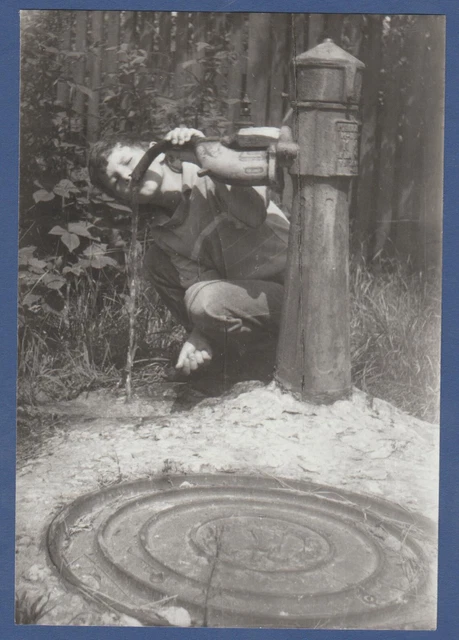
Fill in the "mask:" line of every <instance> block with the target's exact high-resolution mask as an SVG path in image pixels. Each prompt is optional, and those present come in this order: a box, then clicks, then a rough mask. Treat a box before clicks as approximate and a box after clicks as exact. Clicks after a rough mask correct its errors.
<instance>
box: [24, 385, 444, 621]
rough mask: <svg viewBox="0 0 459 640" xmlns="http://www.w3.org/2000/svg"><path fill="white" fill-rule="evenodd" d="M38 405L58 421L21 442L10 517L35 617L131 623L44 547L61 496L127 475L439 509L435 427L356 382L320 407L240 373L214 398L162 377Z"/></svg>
mask: <svg viewBox="0 0 459 640" xmlns="http://www.w3.org/2000/svg"><path fill="white" fill-rule="evenodd" d="M43 410H46V411H48V412H49V414H50V415H51V414H52V415H53V418H54V419H55V420H56V422H57V424H58V425H59V426H58V428H55V429H54V430H52V429H50V431H49V433H48V436H47V438H46V440H45V442H42V443H41V445H40V446H37V447H36V448H32V449H28V450H21V449H19V452H18V453H19V456H18V467H17V524H16V532H17V569H16V580H17V591H18V593H19V594H20V595H21V597H22V599H23V602H24V601H27V602H29V603H33V602H34V601H36V600H37V598H42V601H43V602H46V606H45V614H44V615H43V616H42V617H41V618H40V620H39V623H40V624H61V625H120V626H123V625H136V624H137V625H138V624H140V623H138V622H137V621H136V620H134V619H131V618H128V617H127V616H125V615H122V614H117V613H116V612H114V611H110V610H108V609H105V610H102V609H101V608H99V606H98V605H96V604H95V603H92V602H88V601H87V600H84V599H83V598H82V597H81V596H80V595H79V594H78V593H76V592H75V591H72V590H70V589H68V588H66V587H65V585H64V584H63V583H62V582H61V581H60V580H59V578H58V576H57V574H56V573H55V571H54V570H53V568H52V567H51V566H50V563H49V560H48V557H47V552H46V546H45V534H46V531H47V528H48V526H49V523H50V522H51V520H52V518H53V517H54V516H55V515H56V514H57V513H58V512H59V510H60V509H61V508H62V507H63V506H64V505H66V504H68V503H69V502H71V501H72V500H74V499H75V498H77V497H78V496H80V495H82V494H85V493H87V492H90V491H94V490H97V489H98V488H102V487H107V486H110V485H112V484H114V483H119V482H123V481H125V480H130V479H136V478H144V477H148V476H151V475H156V474H164V473H212V472H226V473H235V472H238V473H244V474H254V475H265V476H266V475H268V476H276V477H282V478H287V479H288V478H292V479H303V480H310V481H313V482H317V483H321V484H326V485H331V486H334V487H337V488H343V489H347V490H349V491H355V492H358V493H367V494H372V495H375V496H379V497H383V498H385V499H387V500H390V501H393V502H395V503H397V504H399V505H401V506H402V507H404V508H406V509H408V510H412V511H415V512H417V513H419V514H422V515H424V516H426V517H428V518H430V519H432V520H433V521H435V522H436V520H437V490H438V427H437V426H436V425H432V424H428V423H425V422H422V421H420V420H418V419H416V418H413V417H411V416H408V415H407V414H404V413H402V412H400V411H398V410H397V409H395V408H394V407H392V406H391V405H389V404H387V403H386V402H383V401H381V400H378V399H374V398H370V397H369V396H367V395H365V394H364V393H362V392H359V391H355V392H354V394H353V397H352V399H351V400H349V401H341V402H337V403H335V404H334V405H332V406H328V407H327V406H315V405H310V404H305V403H301V402H298V401H296V400H295V399H293V398H292V397H291V396H289V395H288V394H284V393H282V392H281V390H279V389H278V388H276V387H275V385H274V383H272V384H271V385H269V386H264V385H262V384H261V383H257V382H248V383H239V384H238V385H236V386H235V387H233V389H232V390H231V391H229V392H227V393H226V394H225V395H224V396H222V397H216V398H206V397H204V396H202V395H200V394H198V393H196V392H191V391H189V390H188V387H187V386H186V385H185V386H183V385H182V386H180V385H178V386H177V385H167V384H164V385H159V386H158V387H157V388H156V389H155V392H154V393H153V394H150V397H148V398H136V399H135V400H134V402H133V403H132V404H130V405H126V404H125V401H124V398H123V397H122V395H120V396H119V397H116V396H115V395H114V394H113V393H108V392H107V393H93V394H89V395H88V396H85V397H80V398H79V399H77V400H75V401H72V402H68V403H62V404H59V405H53V406H52V407H44V408H43ZM430 555H431V559H432V565H434V564H435V558H434V557H432V553H431V554H430ZM172 622H174V620H172ZM185 622H186V620H185ZM185 622H183V620H182V623H183V624H184V623H185ZM178 623H179V624H180V618H179V619H178Z"/></svg>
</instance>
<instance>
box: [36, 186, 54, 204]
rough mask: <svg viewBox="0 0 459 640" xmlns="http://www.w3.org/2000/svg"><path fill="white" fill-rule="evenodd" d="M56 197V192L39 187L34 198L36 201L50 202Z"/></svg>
mask: <svg viewBox="0 0 459 640" xmlns="http://www.w3.org/2000/svg"><path fill="white" fill-rule="evenodd" d="M53 198H54V193H52V192H51V191H46V189H39V190H38V191H35V192H34V194H33V199H34V200H35V202H49V201H50V200H52V199H53Z"/></svg>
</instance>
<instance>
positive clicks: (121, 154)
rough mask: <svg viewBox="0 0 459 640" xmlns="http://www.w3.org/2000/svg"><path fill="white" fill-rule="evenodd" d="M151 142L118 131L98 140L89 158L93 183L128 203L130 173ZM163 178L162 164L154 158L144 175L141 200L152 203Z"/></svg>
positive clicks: (92, 147)
mask: <svg viewBox="0 0 459 640" xmlns="http://www.w3.org/2000/svg"><path fill="white" fill-rule="evenodd" d="M151 144H152V143H149V142H145V141H142V140H139V139H138V138H136V137H135V136H133V135H130V134H115V135H111V136H109V137H106V138H104V139H103V140H100V141H99V142H96V143H95V144H93V145H92V146H91V149H90V151H89V159H88V171H89V178H90V180H91V183H92V184H93V185H94V186H95V187H98V188H99V189H101V190H102V191H104V192H105V193H107V194H109V195H111V196H113V197H114V198H116V199H118V200H121V201H122V202H129V200H130V176H131V173H132V172H133V171H134V169H135V167H136V166H137V164H138V162H139V160H140V159H141V158H142V156H143V155H144V153H145V151H147V149H148V148H149V147H150V146H151ZM153 144H154V143H153ZM161 180H162V170H161V166H160V163H158V162H156V161H154V162H153V163H152V165H151V166H150V168H149V169H148V171H147V173H146V175H145V179H144V181H143V183H142V186H141V189H140V192H139V196H140V197H139V200H140V201H141V202H142V201H143V202H149V201H150V199H151V197H152V196H153V195H154V193H155V192H156V190H157V189H158V186H159V185H160V184H161Z"/></svg>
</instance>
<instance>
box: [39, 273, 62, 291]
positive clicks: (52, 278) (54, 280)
mask: <svg viewBox="0 0 459 640" xmlns="http://www.w3.org/2000/svg"><path fill="white" fill-rule="evenodd" d="M65 283H66V279H65V278H63V277H62V276H59V275H57V274H55V273H47V274H46V275H45V276H44V278H43V284H45V285H46V286H47V287H48V289H60V288H61V287H63V286H64V284H65Z"/></svg>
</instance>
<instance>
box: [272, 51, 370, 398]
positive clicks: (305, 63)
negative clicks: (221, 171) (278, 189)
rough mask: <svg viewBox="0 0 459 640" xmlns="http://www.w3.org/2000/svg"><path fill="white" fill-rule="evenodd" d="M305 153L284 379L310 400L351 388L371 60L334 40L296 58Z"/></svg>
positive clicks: (297, 127)
mask: <svg viewBox="0 0 459 640" xmlns="http://www.w3.org/2000/svg"><path fill="white" fill-rule="evenodd" d="M293 64H294V83H293V91H292V93H293V100H292V107H293V112H294V123H293V124H294V131H293V133H294V137H295V141H296V142H297V143H298V144H299V154H298V158H297V160H296V161H295V163H294V165H293V166H292V168H291V170H290V173H291V174H292V176H293V178H294V202H293V215H292V221H291V228H290V240H289V258H288V265H287V274H286V280H285V294H284V295H285V298H284V307H283V312H282V321H281V330H280V336H279V346H278V356H277V368H276V380H277V382H278V383H279V384H280V385H281V386H282V387H284V388H285V389H287V390H289V391H291V392H292V393H294V394H295V395H299V397H300V398H301V399H302V400H306V401H310V402H315V403H330V402H334V401H335V400H338V399H340V398H345V397H347V396H349V394H350V391H351V367H350V344H349V343H350V335H349V334H350V326H349V325H350V322H349V273H348V271H349V266H348V254H349V199H348V194H349V187H350V184H351V177H352V176H355V175H357V173H358V130H359V123H358V120H357V112H358V108H359V105H358V103H359V98H360V90H361V81H362V68H363V67H364V65H363V63H362V62H360V61H359V60H357V58H354V57H353V56H351V55H350V54H348V53H346V52H345V51H344V50H343V49H340V47H337V46H336V45H335V44H334V43H333V42H332V41H331V40H330V39H327V40H325V41H324V42H323V43H322V44H319V45H318V46H316V47H314V48H313V49H311V50H309V51H307V52H306V53H303V54H301V55H300V56H298V57H296V58H294V60H293Z"/></svg>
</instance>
